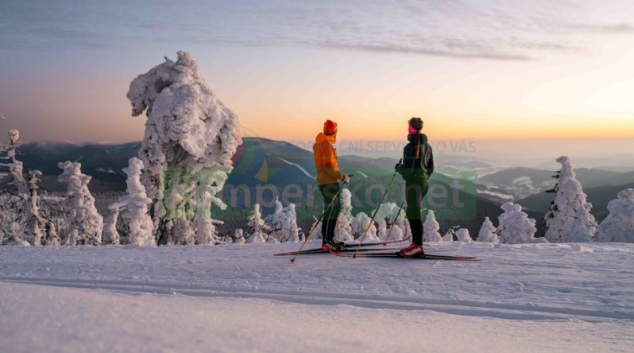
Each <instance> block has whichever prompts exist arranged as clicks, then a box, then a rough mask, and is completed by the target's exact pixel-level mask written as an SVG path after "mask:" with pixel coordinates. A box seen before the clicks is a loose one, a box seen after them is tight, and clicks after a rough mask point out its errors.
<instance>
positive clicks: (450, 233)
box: [442, 228, 456, 242]
mask: <svg viewBox="0 0 634 353" xmlns="http://www.w3.org/2000/svg"><path fill="white" fill-rule="evenodd" d="M454 235H456V232H455V231H454V230H453V229H451V228H450V229H449V230H447V233H445V235H443V236H442V241H443V242H452V241H453V237H454Z"/></svg>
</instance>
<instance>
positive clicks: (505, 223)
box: [498, 202, 546, 244]
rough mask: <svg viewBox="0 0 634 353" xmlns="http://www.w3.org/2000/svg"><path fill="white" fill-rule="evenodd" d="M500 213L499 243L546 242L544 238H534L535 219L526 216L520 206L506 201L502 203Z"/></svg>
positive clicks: (535, 230)
mask: <svg viewBox="0 0 634 353" xmlns="http://www.w3.org/2000/svg"><path fill="white" fill-rule="evenodd" d="M502 210H504V213H502V214H501V215H500V217H499V219H500V226H499V227H498V229H499V230H500V235H499V240H500V243H505V244H522V243H542V242H546V241H545V239H544V238H535V232H537V228H536V227H535V220H534V219H532V218H528V215H527V214H526V213H524V212H522V206H520V205H517V204H514V203H512V202H506V203H504V204H503V205H502Z"/></svg>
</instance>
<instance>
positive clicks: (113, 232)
mask: <svg viewBox="0 0 634 353" xmlns="http://www.w3.org/2000/svg"><path fill="white" fill-rule="evenodd" d="M119 212H120V209H119V208H118V207H116V208H114V209H110V213H109V214H108V215H107V216H106V222H105V224H104V226H103V233H102V234H101V243H102V244H112V245H119V244H120V243H121V236H120V235H119V231H118V230H117V220H118V219H119Z"/></svg>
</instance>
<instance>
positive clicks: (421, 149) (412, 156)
mask: <svg viewBox="0 0 634 353" xmlns="http://www.w3.org/2000/svg"><path fill="white" fill-rule="evenodd" d="M408 125H409V126H408V132H409V134H408V135H407V140H408V141H409V143H408V144H407V145H406V146H405V148H404V150H403V163H400V162H399V163H398V164H397V165H396V167H395V168H396V170H397V172H398V173H399V174H400V175H401V176H402V177H403V179H404V180H405V200H406V202H407V211H406V216H407V220H408V221H409V227H410V229H411V231H412V244H410V245H409V246H408V247H406V248H403V249H401V254H403V256H406V257H412V256H416V255H418V254H424V253H425V250H424V249H423V220H422V217H421V204H422V200H423V197H425V195H426V194H427V190H428V189H429V177H431V175H432V173H434V154H433V152H432V148H431V146H430V145H429V144H428V143H427V135H425V134H423V133H422V132H421V131H422V130H423V120H422V119H421V118H411V119H410V120H409V122H408Z"/></svg>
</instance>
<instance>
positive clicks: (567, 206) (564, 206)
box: [544, 156, 598, 243]
mask: <svg viewBox="0 0 634 353" xmlns="http://www.w3.org/2000/svg"><path fill="white" fill-rule="evenodd" d="M557 162H558V163H560V164H561V170H560V171H559V173H558V174H557V175H555V177H556V178H557V179H558V181H557V184H556V185H555V187H554V188H553V189H552V190H549V192H553V193H555V198H554V200H553V201H552V202H551V206H550V209H549V210H548V212H547V213H546V216H544V219H545V220H546V227H547V228H548V229H547V230H546V235H545V238H546V239H547V240H548V241H549V242H551V243H560V242H568V241H570V239H569V238H570V237H571V235H572V231H573V223H574V222H575V220H576V219H577V217H579V216H582V217H584V219H580V220H579V222H580V223H583V224H584V225H585V227H587V229H586V231H588V232H590V233H592V236H593V237H594V233H596V230H597V227H598V225H597V222H596V221H595V219H594V216H592V214H591V213H590V212H589V210H590V208H591V207H592V204H587V202H586V194H585V193H584V192H583V189H582V188H581V184H580V183H579V181H578V180H577V179H576V176H575V172H574V170H573V167H572V163H571V162H570V158H568V157H565V156H562V157H559V158H557ZM581 209H586V210H587V211H588V212H585V211H583V210H581ZM580 210H581V212H578V211H580Z"/></svg>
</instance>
